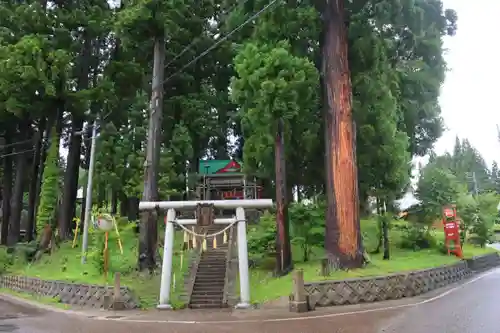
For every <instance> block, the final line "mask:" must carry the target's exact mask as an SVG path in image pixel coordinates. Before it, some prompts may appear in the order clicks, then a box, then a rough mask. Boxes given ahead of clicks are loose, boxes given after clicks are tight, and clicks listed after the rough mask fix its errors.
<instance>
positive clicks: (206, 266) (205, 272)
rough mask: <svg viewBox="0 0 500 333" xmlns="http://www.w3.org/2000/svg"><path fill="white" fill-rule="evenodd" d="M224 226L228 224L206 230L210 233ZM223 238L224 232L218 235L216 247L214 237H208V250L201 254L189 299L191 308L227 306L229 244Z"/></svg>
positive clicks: (213, 226)
mask: <svg viewBox="0 0 500 333" xmlns="http://www.w3.org/2000/svg"><path fill="white" fill-rule="evenodd" d="M224 227H226V226H225V225H212V226H210V227H208V228H206V230H205V232H206V233H207V234H208V235H210V234H213V233H215V232H217V231H220V230H221V229H223V228H224ZM223 239H224V236H223V235H222V234H221V235H218V236H217V248H215V249H214V248H213V241H212V239H211V238H210V239H207V250H206V251H205V252H203V253H202V254H201V257H200V262H199V264H198V270H197V271H196V277H195V280H194V286H193V291H192V293H191V298H190V300H189V307H190V308H191V309H214V308H223V307H226V306H227V305H226V304H224V302H223V298H224V283H225V279H226V261H227V253H228V244H223Z"/></svg>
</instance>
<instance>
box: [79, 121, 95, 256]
mask: <svg viewBox="0 0 500 333" xmlns="http://www.w3.org/2000/svg"><path fill="white" fill-rule="evenodd" d="M92 127H93V128H92V141H91V145H90V162H89V171H88V175H87V194H86V196H85V219H84V221H83V237H82V238H83V242H82V243H83V244H82V264H85V263H86V262H87V250H88V247H89V225H90V212H91V211H92V177H93V175H94V165H95V148H96V139H97V120H94V124H93V125H92Z"/></svg>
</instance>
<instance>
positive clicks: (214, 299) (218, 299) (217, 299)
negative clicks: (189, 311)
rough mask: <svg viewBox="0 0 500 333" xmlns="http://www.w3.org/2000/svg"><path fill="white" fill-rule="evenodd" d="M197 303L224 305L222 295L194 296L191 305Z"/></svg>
mask: <svg viewBox="0 0 500 333" xmlns="http://www.w3.org/2000/svg"><path fill="white" fill-rule="evenodd" d="M195 303H222V293H220V294H219V295H192V296H191V301H190V304H195Z"/></svg>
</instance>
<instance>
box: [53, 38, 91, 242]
mask: <svg viewBox="0 0 500 333" xmlns="http://www.w3.org/2000/svg"><path fill="white" fill-rule="evenodd" d="M83 40H84V43H83V45H82V50H81V53H80V60H81V62H80V66H79V73H78V77H77V86H78V90H80V91H82V90H86V89H88V88H89V73H90V66H91V63H90V62H91V56H92V43H91V36H90V35H89V32H88V31H87V30H84V31H83ZM72 111H73V113H72V116H73V119H72V121H73V123H72V125H71V138H70V142H69V150H68V161H67V165H66V170H65V174H64V188H63V198H62V204H61V215H60V218H59V237H60V238H61V240H67V239H70V238H71V225H72V224H73V223H72V222H73V217H74V216H75V208H76V193H77V192H78V172H79V169H80V152H81V146H82V134H81V132H82V129H83V122H84V117H83V116H82V115H81V112H82V110H72ZM77 132H79V133H77Z"/></svg>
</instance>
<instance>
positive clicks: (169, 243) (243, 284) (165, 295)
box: [139, 199, 273, 310]
mask: <svg viewBox="0 0 500 333" xmlns="http://www.w3.org/2000/svg"><path fill="white" fill-rule="evenodd" d="M199 204H210V205H213V206H214V207H215V208H222V209H236V217H235V218H230V219H227V218H224V219H222V218H221V219H215V221H214V223H215V224H231V223H233V222H236V223H237V225H238V226H237V231H238V242H237V244H238V268H239V277H240V302H239V303H238V304H237V305H236V308H238V309H246V308H249V307H250V306H251V303H250V276H249V275H250V274H249V270H248V244H247V231H246V218H245V208H253V209H264V208H271V207H272V205H273V201H272V200H271V199H253V200H247V199H245V200H207V201H161V202H148V201H145V202H141V203H139V210H151V209H159V210H167V216H166V221H165V224H166V225H165V244H164V248H163V264H162V273H161V286H160V300H159V304H158V306H157V308H158V309H164V310H169V309H172V305H171V304H170V286H171V284H172V258H173V254H174V232H175V229H174V223H178V224H181V225H195V224H196V223H197V220H196V219H183V220H178V219H176V213H175V209H179V210H188V209H195V208H196V207H197V206H198V205H199Z"/></svg>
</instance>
